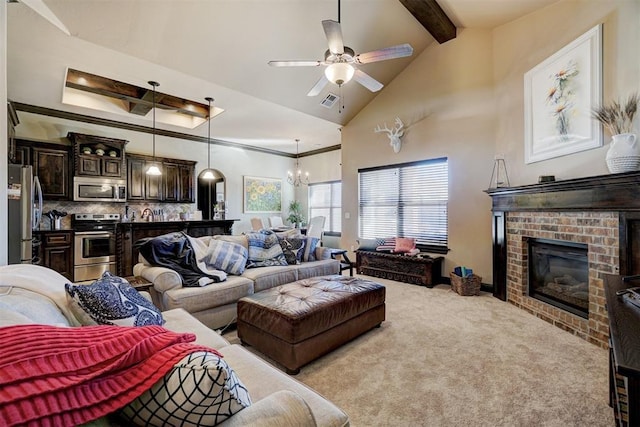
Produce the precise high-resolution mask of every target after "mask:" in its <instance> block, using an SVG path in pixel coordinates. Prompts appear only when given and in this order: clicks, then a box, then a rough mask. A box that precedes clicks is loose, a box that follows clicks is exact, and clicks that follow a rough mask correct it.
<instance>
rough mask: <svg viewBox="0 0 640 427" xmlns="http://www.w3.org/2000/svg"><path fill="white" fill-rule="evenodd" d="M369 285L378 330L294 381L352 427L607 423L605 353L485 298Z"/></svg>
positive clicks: (447, 290) (609, 422) (441, 288)
mask: <svg viewBox="0 0 640 427" xmlns="http://www.w3.org/2000/svg"><path fill="white" fill-rule="evenodd" d="M362 277H363V278H368V279H372V278H370V277H367V276H362ZM372 280H376V281H378V282H380V283H382V284H384V285H385V287H386V292H387V296H386V320H385V322H383V324H382V327H380V328H376V329H373V330H371V331H369V332H367V333H366V334H364V335H362V336H361V337H359V338H357V339H355V340H353V341H351V342H350V343H347V344H345V345H343V346H342V347H340V348H339V349H337V350H335V351H333V352H331V353H329V354H328V355H326V356H324V357H322V358H320V359H318V360H316V361H314V362H312V363H310V364H309V365H307V366H305V367H303V368H302V369H301V371H300V373H299V374H298V375H296V376H295V378H296V379H297V380H299V381H302V382H303V383H305V384H307V385H308V386H310V387H312V388H314V389H315V390H316V391H318V392H319V393H321V394H322V395H324V396H325V397H327V398H328V399H330V400H331V401H333V402H334V403H336V404H337V405H338V406H340V407H341V408H342V409H343V410H344V411H345V412H346V413H347V414H349V417H350V419H351V425H352V426H355V427H360V426H390V425H393V426H581V427H582V426H612V425H614V420H613V411H612V409H611V408H610V407H609V406H608V353H607V351H606V350H605V349H602V348H600V347H597V346H595V345H593V344H590V343H588V342H586V341H584V340H582V339H580V338H578V337H576V336H574V335H572V334H570V333H568V332H566V331H563V330H561V329H559V328H557V327H555V326H553V325H551V324H549V323H547V322H545V321H543V320H540V319H538V318H537V317H535V316H533V315H531V314H529V313H527V312H525V311H524V310H521V309H518V308H516V307H514V306H513V305H511V304H509V303H506V302H503V301H500V300H498V299H496V298H494V297H493V296H492V295H490V294H487V293H482V294H481V295H480V296H465V297H463V296H459V295H458V294H456V293H454V292H452V291H451V290H450V287H449V286H445V285H438V286H436V287H435V288H433V289H429V288H425V287H421V286H415V285H410V284H405V283H400V282H394V281H390V280H383V279H372ZM225 338H227V339H228V340H230V341H231V342H233V343H238V342H239V340H238V338H237V334H236V331H235V330H233V331H230V332H228V333H226V334H225ZM248 349H249V350H251V351H253V352H255V353H256V354H258V355H260V353H258V352H257V351H256V350H255V349H253V348H252V347H248ZM261 357H263V358H264V356H261ZM267 360H268V359H267Z"/></svg>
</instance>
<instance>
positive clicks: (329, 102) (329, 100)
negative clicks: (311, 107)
mask: <svg viewBox="0 0 640 427" xmlns="http://www.w3.org/2000/svg"><path fill="white" fill-rule="evenodd" d="M338 99H340V97H339V96H338V95H336V94H334V93H328V94H327V96H325V97H324V99H323V100H322V101H321V102H320V105H322V106H323V107H325V108H331V107H333V104H335V103H336V102H338Z"/></svg>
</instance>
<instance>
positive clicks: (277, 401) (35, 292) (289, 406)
mask: <svg viewBox="0 0 640 427" xmlns="http://www.w3.org/2000/svg"><path fill="white" fill-rule="evenodd" d="M246 280H248V279H246ZM67 282H68V281H67V279H65V278H64V277H63V276H62V275H60V274H58V273H57V272H55V271H53V270H50V269H48V268H45V267H40V266H35V265H8V266H0V331H1V330H2V329H3V327H11V326H16V325H25V324H39V325H51V326H56V327H62V328H58V329H68V328H69V327H77V326H79V325H80V321H79V320H78V319H77V317H76V316H75V315H74V311H73V309H72V308H71V307H70V303H69V300H68V297H67V294H66V292H65V283H67ZM162 316H163V318H164V320H165V321H166V323H165V324H164V328H166V329H168V330H171V331H175V332H178V333H192V334H195V335H196V338H197V339H196V341H195V343H196V344H200V345H204V346H207V347H210V348H213V349H216V350H217V351H218V352H219V353H221V354H222V356H223V360H224V361H225V362H226V363H227V364H228V366H230V367H231V368H232V369H233V370H234V371H235V374H236V375H237V377H238V378H239V379H240V381H241V382H242V383H243V384H244V386H245V387H246V389H247V390H248V393H249V394H250V396H251V400H252V404H251V406H249V407H247V408H245V409H242V410H240V411H239V412H237V413H235V415H232V416H231V417H230V418H227V419H226V420H225V421H224V422H222V424H220V425H222V426H227V427H228V426H250V425H259V426H265V427H269V426H274V427H275V426H285V427H286V426H315V425H320V426H347V425H349V418H348V416H347V415H346V414H345V413H344V412H343V411H342V410H341V409H339V408H338V407H337V406H336V405H334V404H333V403H332V402H330V401H328V400H327V399H325V398H324V397H322V396H321V395H319V394H318V393H316V392H315V391H314V390H312V389H310V388H309V387H307V386H305V385H304V384H302V383H300V382H298V381H296V380H294V379H292V378H291V377H289V376H288V375H286V374H284V373H283V372H281V371H279V370H278V369H276V368H274V367H272V366H271V365H270V364H268V363H267V362H265V361H263V360H261V359H260V358H258V357H256V356H254V355H253V354H251V353H250V352H249V351H247V350H245V349H244V348H243V347H242V346H240V345H230V344H229V342H228V341H226V340H225V339H224V338H223V337H222V336H220V335H219V334H217V333H216V332H214V331H213V330H211V329H209V328H207V327H206V326H205V325H203V324H202V323H201V322H199V321H198V320H197V319H195V318H194V317H193V316H191V315H190V314H189V313H187V312H186V311H185V310H183V309H180V308H176V309H172V310H168V311H164V312H162ZM97 327H98V328H100V327H105V328H108V327H109V326H97ZM117 328H119V327H117ZM43 344H44V343H43ZM2 345H3V344H2V343H0V346H2ZM3 348H4V347H3ZM3 351H4V350H3ZM3 362H6V360H5V361H3ZM0 397H1V396H0ZM5 397H6V396H5ZM0 400H1V399H0ZM5 409H6V408H5ZM2 410H3V408H2V402H1V401H0V412H2ZM118 419H119V418H117V417H115V416H114V415H113V414H111V415H109V416H106V417H103V418H101V419H99V420H98V421H96V422H94V424H92V425H101V426H106V425H128V424H117V420H118ZM5 421H6V419H5Z"/></svg>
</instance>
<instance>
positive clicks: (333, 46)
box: [269, 0, 413, 96]
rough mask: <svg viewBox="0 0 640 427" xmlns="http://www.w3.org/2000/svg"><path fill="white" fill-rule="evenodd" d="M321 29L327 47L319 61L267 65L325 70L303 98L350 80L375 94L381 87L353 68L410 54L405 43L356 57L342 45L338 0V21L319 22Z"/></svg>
mask: <svg viewBox="0 0 640 427" xmlns="http://www.w3.org/2000/svg"><path fill="white" fill-rule="evenodd" d="M322 28H324V34H325V36H326V37H327V42H328V43H329V49H328V50H327V51H326V52H325V54H324V60H323V61H305V60H292V61H269V65H271V66H272V67H317V66H319V65H324V66H326V68H325V70H324V74H323V75H322V77H320V80H318V81H317V82H316V84H315V85H314V86H313V87H312V88H311V90H310V91H309V93H307V96H316V95H318V94H319V93H320V92H321V91H322V89H324V87H325V86H326V85H327V83H329V82H331V83H334V84H337V85H338V86H342V85H343V84H345V83H347V82H349V81H350V80H351V79H352V78H353V79H354V80H355V81H356V82H358V83H360V84H361V85H362V86H364V87H366V88H367V89H369V90H370V91H371V92H377V91H379V90H380V89H382V87H383V86H384V85H383V84H382V83H380V82H379V81H377V80H376V79H374V78H373V77H371V76H370V75H368V74H367V73H365V72H364V71H362V70H360V69H358V68H357V65H360V64H369V63H371V62H378V61H385V60H387V59H395V58H403V57H405V56H411V55H412V54H413V48H412V47H411V45H410V44H408V43H405V44H400V45H396V46H391V47H387V48H384V49H378V50H374V51H371V52H366V53H359V54H356V53H355V51H354V50H353V49H351V48H350V47H348V46H345V45H344V43H343V41H342V29H341V27H340V0H338V21H337V22H336V21H333V20H331V19H327V20H324V21H322Z"/></svg>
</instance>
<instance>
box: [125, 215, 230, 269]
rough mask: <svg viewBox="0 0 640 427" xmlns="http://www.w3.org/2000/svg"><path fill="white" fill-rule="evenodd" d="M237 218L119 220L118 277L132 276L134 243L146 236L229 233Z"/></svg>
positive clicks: (134, 254) (193, 235)
mask: <svg viewBox="0 0 640 427" xmlns="http://www.w3.org/2000/svg"><path fill="white" fill-rule="evenodd" d="M235 221H238V220H237V219H222V220H187V221H149V222H147V221H139V222H121V223H119V224H118V225H117V227H116V268H117V270H118V275H119V276H120V277H125V276H132V275H133V266H134V265H135V264H136V263H137V262H138V252H139V251H138V249H137V248H135V247H134V246H135V243H136V242H137V241H138V240H140V239H144V238H146V237H156V236H160V235H163V234H167V233H174V232H178V231H184V232H185V233H187V234H188V235H189V236H192V237H200V236H212V235H214V234H231V228H232V227H233V223H234V222H235Z"/></svg>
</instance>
